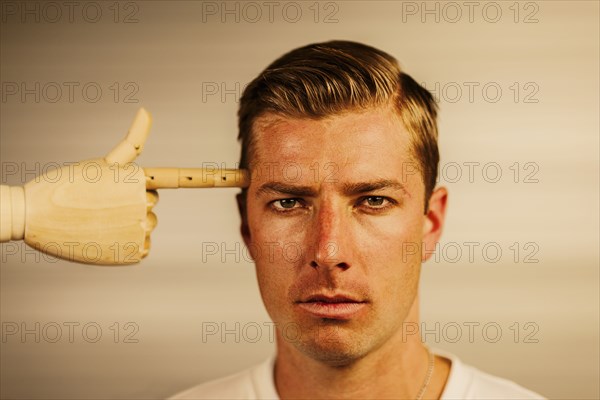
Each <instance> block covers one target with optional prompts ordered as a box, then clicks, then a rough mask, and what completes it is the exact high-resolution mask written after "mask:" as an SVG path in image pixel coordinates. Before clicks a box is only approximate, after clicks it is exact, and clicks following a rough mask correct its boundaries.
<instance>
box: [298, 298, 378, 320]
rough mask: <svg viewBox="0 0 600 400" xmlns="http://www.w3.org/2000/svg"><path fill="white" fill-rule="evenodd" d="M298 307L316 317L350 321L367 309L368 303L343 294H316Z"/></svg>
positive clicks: (299, 303) (299, 302) (302, 301)
mask: <svg viewBox="0 0 600 400" xmlns="http://www.w3.org/2000/svg"><path fill="white" fill-rule="evenodd" d="M296 305H297V306H298V308H299V309H301V310H302V311H305V312H308V313H309V314H311V315H312V316H314V317H318V318H328V319H350V318H352V317H354V316H356V315H357V314H358V313H359V312H360V311H361V310H363V309H364V308H365V307H366V305H367V301H365V300H360V299H358V298H357V297H354V296H347V295H341V294H337V295H333V296H329V295H324V294H315V295H311V296H308V297H306V298H305V300H301V301H298V302H296Z"/></svg>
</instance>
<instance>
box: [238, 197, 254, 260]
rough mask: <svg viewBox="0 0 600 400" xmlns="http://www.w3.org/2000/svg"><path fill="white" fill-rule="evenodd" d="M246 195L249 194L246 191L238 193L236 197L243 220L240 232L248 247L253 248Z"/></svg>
mask: <svg viewBox="0 0 600 400" xmlns="http://www.w3.org/2000/svg"><path fill="white" fill-rule="evenodd" d="M246 195H247V193H245V192H241V193H238V194H237V195H236V196H235V199H236V200H237V205H238V211H239V213H240V218H241V220H242V224H241V226H240V233H241V234H242V238H243V239H244V243H245V244H246V247H247V248H248V249H251V248H252V247H251V246H250V243H252V242H251V240H250V229H249V228H248V217H247V210H246Z"/></svg>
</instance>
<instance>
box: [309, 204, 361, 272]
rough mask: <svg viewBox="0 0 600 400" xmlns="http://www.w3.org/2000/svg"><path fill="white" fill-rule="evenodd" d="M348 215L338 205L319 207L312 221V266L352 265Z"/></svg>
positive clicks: (338, 266) (342, 266)
mask: <svg viewBox="0 0 600 400" xmlns="http://www.w3.org/2000/svg"><path fill="white" fill-rule="evenodd" d="M350 217H351V216H350V215H348V213H346V212H344V210H342V209H341V208H340V207H339V206H336V205H334V204H325V205H322V206H321V207H319V209H318V211H317V213H316V214H315V218H314V221H313V230H312V234H313V235H314V236H313V239H312V241H313V249H314V254H313V257H312V259H311V261H310V266H311V267H313V268H324V269H325V268H326V269H331V268H336V267H337V268H340V269H341V270H346V269H348V268H350V266H351V265H352V261H351V252H352V244H351V243H350V242H351V231H350Z"/></svg>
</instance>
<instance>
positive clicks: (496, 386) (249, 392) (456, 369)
mask: <svg viewBox="0 0 600 400" xmlns="http://www.w3.org/2000/svg"><path fill="white" fill-rule="evenodd" d="M433 351H434V353H435V354H438V355H441V356H443V357H446V358H448V359H449V360H450V361H451V362H452V365H451V367H450V375H449V376H448V380H447V382H446V386H445V387H444V391H443V392H442V396H441V400H451V399H460V400H463V399H478V400H479V399H495V400H497V399H519V400H526V399H545V398H544V397H543V396H541V395H539V394H537V393H535V392H532V391H530V390H527V389H525V388H524V387H522V386H519V385H518V384H516V383H515V382H512V381H509V380H507V379H503V378H500V377H497V376H493V375H490V374H487V373H485V372H483V371H480V370H478V369H477V368H474V367H471V366H469V365H466V364H463V363H462V362H461V361H460V359H459V358H458V357H456V356H455V355H454V354H451V353H448V352H445V351H440V350H437V349H433ZM274 363H275V357H274V356H271V357H269V358H268V359H267V360H265V361H263V362H261V363H260V364H258V365H255V366H254V367H251V368H248V369H246V370H244V371H241V372H238V373H236V374H234V375H230V376H227V377H224V378H220V379H216V380H213V381H209V382H206V383H203V384H200V385H198V386H194V387H193V388H191V389H188V390H186V391H184V392H181V393H178V394H176V395H175V396H173V397H171V398H170V400H191V399H211V400H213V399H228V400H229V399H275V400H279V396H278V395H277V391H276V390H275V381H274V379H273V366H274Z"/></svg>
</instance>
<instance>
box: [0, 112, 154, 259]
mask: <svg viewBox="0 0 600 400" xmlns="http://www.w3.org/2000/svg"><path fill="white" fill-rule="evenodd" d="M150 124H151V117H150V114H148V112H146V111H145V110H144V109H140V110H139V112H138V113H137V115H136V117H135V120H134V122H133V124H132V125H131V128H130V129H129V132H128V134H127V137H126V138H125V139H124V140H123V141H122V142H121V143H119V144H118V145H117V146H116V147H115V148H114V149H113V150H112V151H111V152H110V153H109V154H108V155H107V156H106V157H104V158H99V159H92V160H86V161H80V162H77V163H69V164H68V165H66V166H64V167H62V168H60V169H59V170H52V171H48V172H47V173H46V174H44V175H41V176H38V177H36V178H35V179H33V180H31V181H30V182H28V183H27V184H26V185H25V186H24V187H18V186H13V187H9V186H2V187H1V190H2V192H1V198H2V204H1V211H2V213H1V214H2V215H1V220H2V221H1V223H0V225H1V229H0V241H7V240H11V239H12V240H20V239H24V240H25V243H27V244H28V245H30V246H31V247H33V248H35V249H38V250H40V251H42V252H44V253H48V254H51V255H53V256H55V257H58V258H63V259H67V260H71V261H76V262H82V263H88V264H104V265H115V264H131V263H136V262H139V261H140V260H141V259H142V258H143V257H144V256H146V255H147V254H148V251H149V248H150V233H151V232H152V229H154V227H155V226H156V216H155V215H154V213H152V211H151V210H152V207H153V206H154V205H155V204H156V202H157V201H158V194H157V192H156V191H154V190H150V191H147V190H146V177H145V175H144V171H143V170H142V168H140V167H139V166H138V165H137V164H134V163H132V161H133V160H134V159H135V158H136V157H137V155H138V154H140V153H141V151H142V149H143V146H144V142H145V141H146V138H147V137H148V133H149V130H150Z"/></svg>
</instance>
